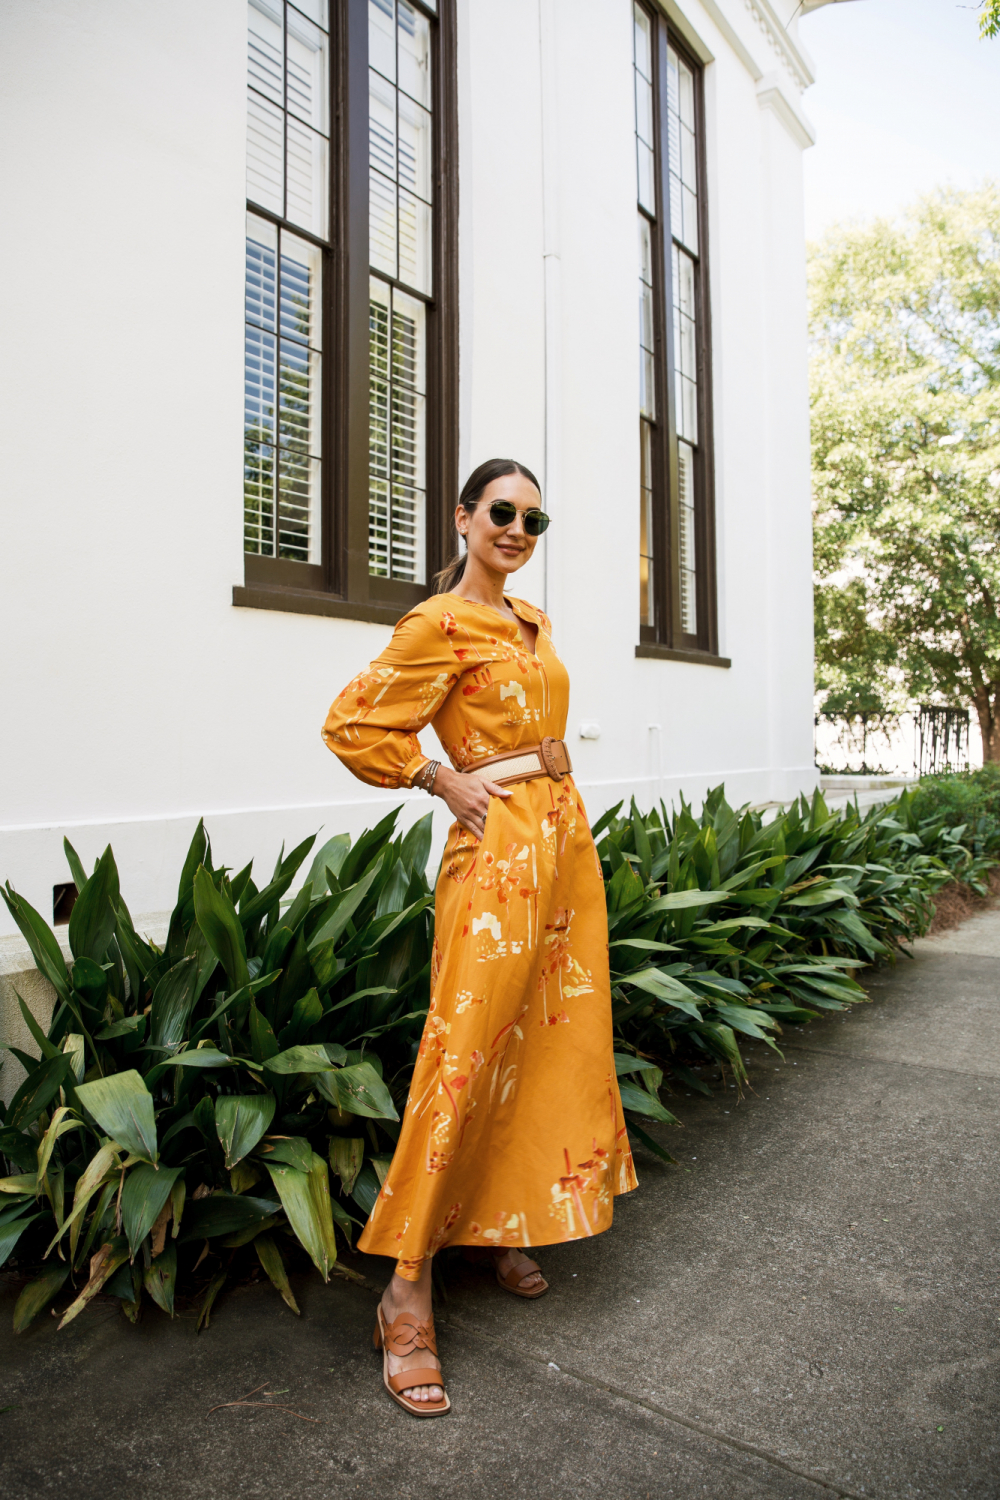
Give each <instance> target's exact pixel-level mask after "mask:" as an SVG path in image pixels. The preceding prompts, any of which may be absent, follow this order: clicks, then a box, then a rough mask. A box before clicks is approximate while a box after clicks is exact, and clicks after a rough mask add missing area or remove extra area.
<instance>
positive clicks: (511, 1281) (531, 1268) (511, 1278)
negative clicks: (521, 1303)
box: [503, 1256, 541, 1287]
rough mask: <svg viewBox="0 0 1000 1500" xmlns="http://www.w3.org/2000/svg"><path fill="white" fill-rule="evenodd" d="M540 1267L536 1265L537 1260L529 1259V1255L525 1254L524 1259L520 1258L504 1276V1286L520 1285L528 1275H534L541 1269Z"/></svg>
mask: <svg viewBox="0 0 1000 1500" xmlns="http://www.w3.org/2000/svg"><path fill="white" fill-rule="evenodd" d="M540 1269H541V1268H540V1267H539V1266H536V1265H535V1262H534V1261H533V1260H529V1259H528V1257H527V1256H525V1257H524V1260H519V1261H518V1263H517V1265H516V1266H512V1267H511V1269H510V1270H509V1271H508V1272H507V1274H506V1276H505V1277H504V1278H503V1284H504V1286H510V1287H516V1286H520V1284H521V1282H522V1281H523V1280H524V1278H525V1277H526V1276H533V1275H534V1274H535V1272H536V1271H539V1270H540Z"/></svg>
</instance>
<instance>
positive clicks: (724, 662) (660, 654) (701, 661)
mask: <svg viewBox="0 0 1000 1500" xmlns="http://www.w3.org/2000/svg"><path fill="white" fill-rule="evenodd" d="M635 654H636V656H646V657H651V658H653V659H655V660H657V661H687V662H692V663H693V664H694V665H695V666H699V667H731V666H732V664H733V663H732V661H731V659H730V658H729V657H728V656H713V655H712V653H711V652H710V651H685V650H675V649H674V647H673V646H660V645H657V644H656V642H654V641H649V642H644V643H643V644H641V645H639V646H636V648H635Z"/></svg>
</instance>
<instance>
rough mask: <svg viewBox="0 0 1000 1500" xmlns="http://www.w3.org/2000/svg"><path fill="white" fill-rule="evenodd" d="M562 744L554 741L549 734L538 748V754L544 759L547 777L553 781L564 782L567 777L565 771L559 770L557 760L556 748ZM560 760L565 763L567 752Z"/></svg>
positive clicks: (543, 763) (559, 741)
mask: <svg viewBox="0 0 1000 1500" xmlns="http://www.w3.org/2000/svg"><path fill="white" fill-rule="evenodd" d="M561 744H562V741H561V740H557V739H554V738H553V737H552V735H551V734H547V735H546V736H545V738H544V739H543V740H542V743H541V745H540V746H539V747H538V753H539V755H540V756H541V758H542V765H543V766H544V767H545V772H546V775H548V776H550V777H551V778H552V780H553V781H562V779H563V777H564V776H565V775H566V772H565V771H561V770H560V769H559V764H558V762H557V760H556V746H557V745H561ZM560 759H561V760H563V761H564V762H565V760H566V753H565V750H564V751H563V754H562V756H561V757H560Z"/></svg>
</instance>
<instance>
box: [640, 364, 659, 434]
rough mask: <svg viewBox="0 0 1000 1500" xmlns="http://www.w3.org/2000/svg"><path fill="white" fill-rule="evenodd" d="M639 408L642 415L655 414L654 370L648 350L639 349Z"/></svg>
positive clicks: (651, 415) (649, 415)
mask: <svg viewBox="0 0 1000 1500" xmlns="http://www.w3.org/2000/svg"><path fill="white" fill-rule="evenodd" d="M639 410H640V412H641V413H642V415H643V416H644V417H654V418H655V416H656V372H655V369H654V367H653V356H652V353H651V352H650V350H648V349H643V348H642V347H640V349H639Z"/></svg>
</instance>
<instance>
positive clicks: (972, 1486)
mask: <svg viewBox="0 0 1000 1500" xmlns="http://www.w3.org/2000/svg"><path fill="white" fill-rule="evenodd" d="M997 955H1000V912H998V913H989V914H987V915H986V916H982V917H978V918H976V919H975V920H974V922H970V923H968V924H967V925H966V927H965V928H963V929H960V930H959V931H958V933H954V934H949V935H948V936H947V937H946V938H944V939H938V940H934V941H930V942H925V943H921V944H919V945H918V951H917V956H916V958H915V959H914V960H913V961H912V962H901V963H900V965H899V967H898V968H897V969H896V970H894V971H889V972H885V973H881V974H878V975H876V976H874V981H873V985H872V995H873V1001H874V1003H873V1004H872V1005H871V1006H861V1007H859V1008H858V1009H857V1010H855V1012H854V1013H853V1014H850V1015H847V1016H843V1017H840V1016H837V1017H833V1018H831V1019H830V1020H828V1021H823V1022H817V1023H815V1024H814V1025H813V1026H812V1027H809V1028H807V1029H805V1030H803V1031H801V1032H796V1033H795V1034H794V1035H791V1036H789V1037H788V1038H787V1042H788V1045H787V1047H786V1049H785V1061H784V1062H782V1061H781V1059H779V1058H776V1057H773V1056H772V1055H771V1054H770V1053H768V1052H767V1050H766V1049H763V1048H761V1049H759V1050H755V1052H754V1054H753V1055H752V1058H751V1073H752V1080H753V1092H752V1093H750V1094H748V1096H747V1097H746V1098H745V1099H744V1100H743V1101H742V1102H738V1101H737V1096H736V1094H735V1093H734V1092H729V1093H728V1094H727V1095H726V1096H717V1097H715V1098H714V1099H712V1100H707V1099H701V1098H697V1097H690V1098H688V1097H684V1096H683V1095H682V1096H681V1097H680V1098H679V1099H678V1100H677V1101H676V1102H675V1103H674V1104H673V1107H674V1109H675V1112H676V1113H678V1114H679V1115H680V1116H681V1117H682V1118H683V1120H684V1126H685V1128H684V1129H683V1130H676V1129H670V1130H666V1129H665V1130H663V1132H662V1135H661V1138H662V1139H663V1140H664V1142H665V1143H666V1144H667V1145H668V1146H669V1147H670V1149H671V1150H672V1151H673V1152H674V1154H675V1155H677V1156H678V1157H679V1158H681V1165H680V1166H679V1167H667V1166H664V1165H663V1164H661V1163H660V1162H659V1161H658V1160H656V1159H654V1158H652V1157H650V1156H648V1155H646V1154H640V1156H639V1159H638V1163H637V1165H638V1168H639V1175H640V1180H641V1185H640V1188H639V1191H638V1192H637V1193H634V1194H632V1195H631V1196H630V1197H629V1198H627V1199H625V1200H619V1201H618V1205H617V1208H616V1214H615V1225H614V1229H613V1230H612V1231H611V1232H610V1233H609V1234H606V1235H603V1236H601V1237H599V1238H598V1239H596V1240H593V1241H591V1242H585V1243H577V1244H574V1245H569V1246H564V1247H560V1248H557V1249H553V1250H551V1251H546V1252H544V1253H542V1254H541V1255H540V1257H539V1258H540V1260H541V1262H542V1265H543V1268H544V1270H545V1272H546V1274H547V1276H548V1277H549V1279H550V1281H551V1283H552V1291H551V1292H550V1294H549V1295H548V1296H547V1297H544V1298H542V1299H541V1300H540V1301H538V1302H521V1301H516V1300H515V1299H514V1298H512V1297H509V1296H507V1295H505V1294H504V1293H503V1292H501V1291H500V1290H499V1288H497V1287H496V1286H495V1285H494V1284H493V1283H492V1282H491V1281H490V1280H489V1278H488V1277H484V1276H482V1275H481V1274H480V1273H479V1272H477V1271H474V1270H473V1269H471V1268H469V1267H466V1266H464V1265H462V1264H460V1265H458V1266H456V1267H454V1268H453V1269H452V1270H451V1271H450V1273H449V1280H448V1290H449V1296H448V1302H447V1306H444V1307H442V1308H441V1309H440V1310H439V1312H438V1328H439V1333H440V1345H441V1352H442V1356H443V1361H444V1368H445V1371H446V1374H447V1379H448V1386H449V1390H450V1392H451V1396H452V1400H453V1402H454V1411H453V1413H452V1414H451V1416H449V1417H447V1418H445V1419H443V1420H440V1421H431V1422H416V1421H414V1420H413V1419H411V1418H408V1417H407V1416H405V1415H404V1414H403V1413H402V1412H401V1411H399V1410H398V1409H397V1408H396V1407H394V1406H393V1405H392V1404H391V1403H390V1401H389V1399H388V1397H387V1396H386V1395H385V1394H384V1393H383V1391H382V1389H381V1385H380V1379H379V1363H378V1360H377V1358H376V1356H375V1355H374V1353H373V1352H372V1349H371V1346H370V1332H371V1325H372V1323H373V1318H374V1308H375V1301H376V1296H377V1291H376V1289H377V1288H381V1286H382V1284H383V1283H384V1280H385V1278H386V1275H387V1272H388V1269H389V1264H388V1262H382V1261H365V1260H364V1259H363V1258H360V1257H359V1258H355V1259H354V1260H352V1261H351V1262H350V1264H352V1265H355V1266H357V1267H358V1268H359V1269H361V1270H363V1271H364V1273H365V1275H366V1276H367V1278H368V1280H369V1282H370V1288H369V1289H367V1290H366V1289H364V1288H359V1287H356V1286H354V1285H352V1284H348V1283H346V1282H344V1281H336V1280H335V1281H332V1282H331V1284H330V1285H329V1286H328V1287H324V1286H323V1285H322V1283H321V1282H320V1281H319V1279H318V1278H317V1277H315V1276H310V1277H303V1278H301V1280H300V1281H299V1282H297V1283H296V1287H295V1289H296V1295H297V1296H298V1297H299V1300H300V1305H301V1306H302V1311H303V1317H302V1319H301V1320H299V1319H296V1318H295V1317H294V1316H293V1315H292V1314H291V1313H290V1312H289V1311H288V1310H287V1309H286V1308H285V1307H284V1305H283V1304H282V1303H281V1302H280V1300H279V1299H278V1297H277V1294H276V1293H274V1292H273V1291H272V1290H271V1288H270V1287H269V1286H264V1287H252V1288H247V1289H245V1290H240V1291H235V1292H233V1293H231V1294H229V1295H228V1296H227V1295H226V1294H223V1296H222V1297H221V1298H220V1300H219V1302H218V1304H217V1308H216V1312H215V1315H214V1317H213V1322H212V1327H211V1329H210V1330H209V1331H208V1332H207V1333H204V1334H202V1335H200V1336H196V1335H195V1332H194V1323H193V1320H192V1319H191V1318H179V1319H177V1320H176V1321H175V1322H174V1323H170V1322H169V1321H168V1320H167V1319H166V1318H164V1317H162V1316H161V1315H159V1314H158V1313H156V1312H155V1311H152V1310H147V1312H146V1313H145V1314H144V1317H143V1320H142V1322H141V1324H140V1325H139V1327H138V1328H132V1327H131V1326H130V1325H129V1324H128V1323H126V1321H125V1319H124V1318H123V1317H122V1315H121V1313H120V1312H119V1311H118V1310H117V1308H118V1305H117V1303H111V1302H110V1301H106V1302H104V1303H98V1304H96V1305H95V1307H93V1308H92V1309H90V1310H88V1312H87V1313H85V1314H84V1315H83V1316H82V1317H80V1318H79V1319H78V1320H77V1321H76V1322H75V1323H73V1324H72V1325H71V1326H70V1327H69V1328H68V1329H66V1331H65V1332H64V1333H62V1334H58V1335H57V1334H56V1330H55V1323H54V1320H53V1319H51V1318H48V1317H44V1318H42V1319H40V1320H39V1323H38V1325H37V1326H35V1327H33V1328H31V1329H30V1330H29V1331H28V1333H27V1334H24V1335H22V1336H21V1337H20V1338H17V1339H15V1338H14V1336H13V1335H12V1334H11V1333H10V1316H11V1309H12V1306H13V1302H14V1297H15V1294H16V1288H15V1286H14V1285H12V1284H11V1283H9V1282H7V1283H3V1284H2V1290H0V1372H2V1373H0V1408H7V1410H6V1411H5V1412H4V1413H3V1414H2V1415H0V1422H2V1424H3V1425H2V1426H0V1492H2V1494H3V1495H4V1497H5V1500H37V1497H39V1496H43V1495H44V1496H51V1497H54V1500H64V1497H65V1500H71V1497H72V1500H126V1497H129V1500H146V1497H150V1500H152V1497H154V1496H155V1497H156V1500H175V1497H192V1500H214V1497H219V1500H230V1497H237V1496H239V1497H244V1496H246V1497H257V1496H260V1497H265V1496H266V1497H280V1500H284V1497H286V1496H289V1495H296V1496H299V1495H301V1496H309V1497H312V1496H315V1497H317V1500H318V1497H327V1496H341V1495H343V1496H365V1497H372V1500H397V1497H399V1500H404V1497H405V1500H410V1497H412V1500H424V1497H427V1500H430V1497H435V1500H439V1497H449V1500H451V1497H454V1500H466V1497H489V1500H492V1497H500V1496H510V1497H514V1496H518V1497H527V1500H536V1497H539V1500H550V1497H551V1500H575V1497H578V1496H590V1495H593V1496H602V1497H609V1500H618V1497H622V1500H625V1497H629V1500H633V1497H634V1500H643V1497H650V1500H659V1497H662V1496H674V1497H678V1500H688V1497H691V1500H694V1497H697V1500H704V1497H708V1500H744V1497H747V1500H749V1497H754V1500H776V1497H777V1500H784V1497H803V1500H805V1497H828V1500H829V1497H831V1496H865V1497H881V1500H890V1497H891V1500H895V1497H904V1496H905V1497H909V1496H925V1497H933V1500H943V1497H952V1496H955V1497H976V1500H987V1497H989V1500H992V1497H998V1496H1000V1438H998V1431H997V1429H998V1414H1000V1391H998V1371H1000V1283H998V1276H997V1270H998V1260H1000V1254H998V1237H997V1227H998V1218H1000V1209H998V1194H997V1182H998V1176H997V1167H998V1158H1000V1123H998V1108H997V1106H998V1103H1000V967H998V961H997ZM262 1382H266V1383H267V1386H266V1388H267V1390H268V1391H275V1392H282V1393H283V1394H281V1395H278V1396H275V1397H274V1398H273V1400H274V1404H275V1405H278V1404H280V1403H288V1404H289V1405H290V1406H291V1407H292V1408H293V1409H294V1410H295V1411H296V1412H299V1413H302V1414H303V1415H307V1416H310V1417H314V1418H317V1419H318V1420H317V1421H316V1422H315V1423H313V1422H306V1421H302V1420H300V1419H299V1418H298V1417H296V1416H293V1415H291V1414H290V1413H286V1412H282V1411H280V1410H272V1411H267V1410H262V1409H261V1408H252V1407H242V1408H241V1407H228V1408H225V1409H223V1410H219V1411H216V1412H214V1413H212V1414H210V1413H209V1408H210V1407H213V1406H215V1405H216V1404H217V1403H220V1402H227V1401H234V1400H236V1399H238V1398H239V1397H240V1396H242V1395H244V1393H246V1392H248V1391H250V1390H251V1389H252V1388H253V1387H255V1386H259V1385H260V1384H261V1383H262Z"/></svg>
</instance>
